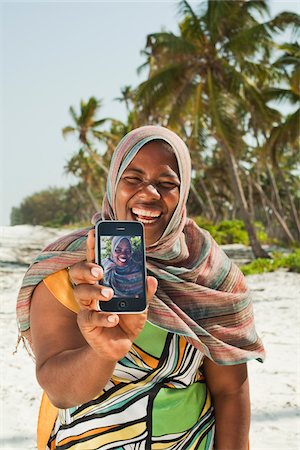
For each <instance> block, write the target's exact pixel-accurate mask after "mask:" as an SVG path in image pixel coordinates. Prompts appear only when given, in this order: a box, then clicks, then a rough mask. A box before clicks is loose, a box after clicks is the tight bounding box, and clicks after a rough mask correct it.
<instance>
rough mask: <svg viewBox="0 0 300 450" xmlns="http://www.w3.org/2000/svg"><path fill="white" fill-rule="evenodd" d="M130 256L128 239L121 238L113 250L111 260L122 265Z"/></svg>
mask: <svg viewBox="0 0 300 450" xmlns="http://www.w3.org/2000/svg"><path fill="white" fill-rule="evenodd" d="M130 258H131V246H130V244H129V242H128V239H122V240H121V241H120V242H119V243H118V245H117V246H116V248H115V250H114V252H113V260H114V262H115V263H116V264H117V266H120V267H124V266H126V264H128V261H129V260H130Z"/></svg>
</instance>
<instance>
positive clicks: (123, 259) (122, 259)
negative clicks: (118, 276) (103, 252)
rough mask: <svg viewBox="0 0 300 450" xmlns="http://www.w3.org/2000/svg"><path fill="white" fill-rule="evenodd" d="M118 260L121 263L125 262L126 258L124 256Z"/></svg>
mask: <svg viewBox="0 0 300 450" xmlns="http://www.w3.org/2000/svg"><path fill="white" fill-rule="evenodd" d="M119 261H121V262H122V263H124V262H126V261H127V259H126V258H119Z"/></svg>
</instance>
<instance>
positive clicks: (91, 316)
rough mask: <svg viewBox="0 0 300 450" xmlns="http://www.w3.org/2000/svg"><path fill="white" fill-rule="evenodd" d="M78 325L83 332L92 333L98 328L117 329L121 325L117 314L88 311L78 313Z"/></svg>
mask: <svg viewBox="0 0 300 450" xmlns="http://www.w3.org/2000/svg"><path fill="white" fill-rule="evenodd" d="M77 323H78V325H79V327H80V329H81V330H82V331H85V332H91V331H92V330H94V329H95V328H98V327H101V328H102V327H103V328H111V327H115V326H116V325H117V324H118V323H119V317H118V316H117V314H109V313H99V312H96V311H91V310H87V309H86V310H82V311H80V312H79V313H78V315H77Z"/></svg>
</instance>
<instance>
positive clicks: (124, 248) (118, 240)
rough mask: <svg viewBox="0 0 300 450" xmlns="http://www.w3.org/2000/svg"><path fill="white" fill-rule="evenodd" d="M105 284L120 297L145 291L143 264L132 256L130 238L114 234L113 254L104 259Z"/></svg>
mask: <svg viewBox="0 0 300 450" xmlns="http://www.w3.org/2000/svg"><path fill="white" fill-rule="evenodd" d="M102 267H103V269H104V284H105V285H107V286H110V287H111V288H112V289H113V292H114V295H115V296H118V297H132V296H133V297H136V296H138V295H140V294H141V293H142V292H143V278H142V276H143V274H142V267H141V264H138V263H137V262H136V261H134V260H133V258H132V247H131V242H130V238H128V237H126V236H114V237H113V238H112V240H111V255H110V256H109V257H108V258H105V259H103V261H102Z"/></svg>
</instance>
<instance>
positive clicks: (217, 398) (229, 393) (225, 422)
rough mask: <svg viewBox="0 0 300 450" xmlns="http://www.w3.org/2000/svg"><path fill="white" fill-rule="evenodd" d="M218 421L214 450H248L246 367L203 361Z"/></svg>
mask: <svg viewBox="0 0 300 450" xmlns="http://www.w3.org/2000/svg"><path fill="white" fill-rule="evenodd" d="M204 372H205V377H206V382H207V386H208V388H209V390H210V393H211V395H212V400H213V405H214V409H215V418H216V435H215V445H214V449H215V450H247V449H248V438H249V428H250V399H249V383H248V374H247V365H246V364H238V365H234V366H220V365H217V364H215V363H214V362H212V361H210V360H209V359H208V358H205V360H204Z"/></svg>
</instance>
